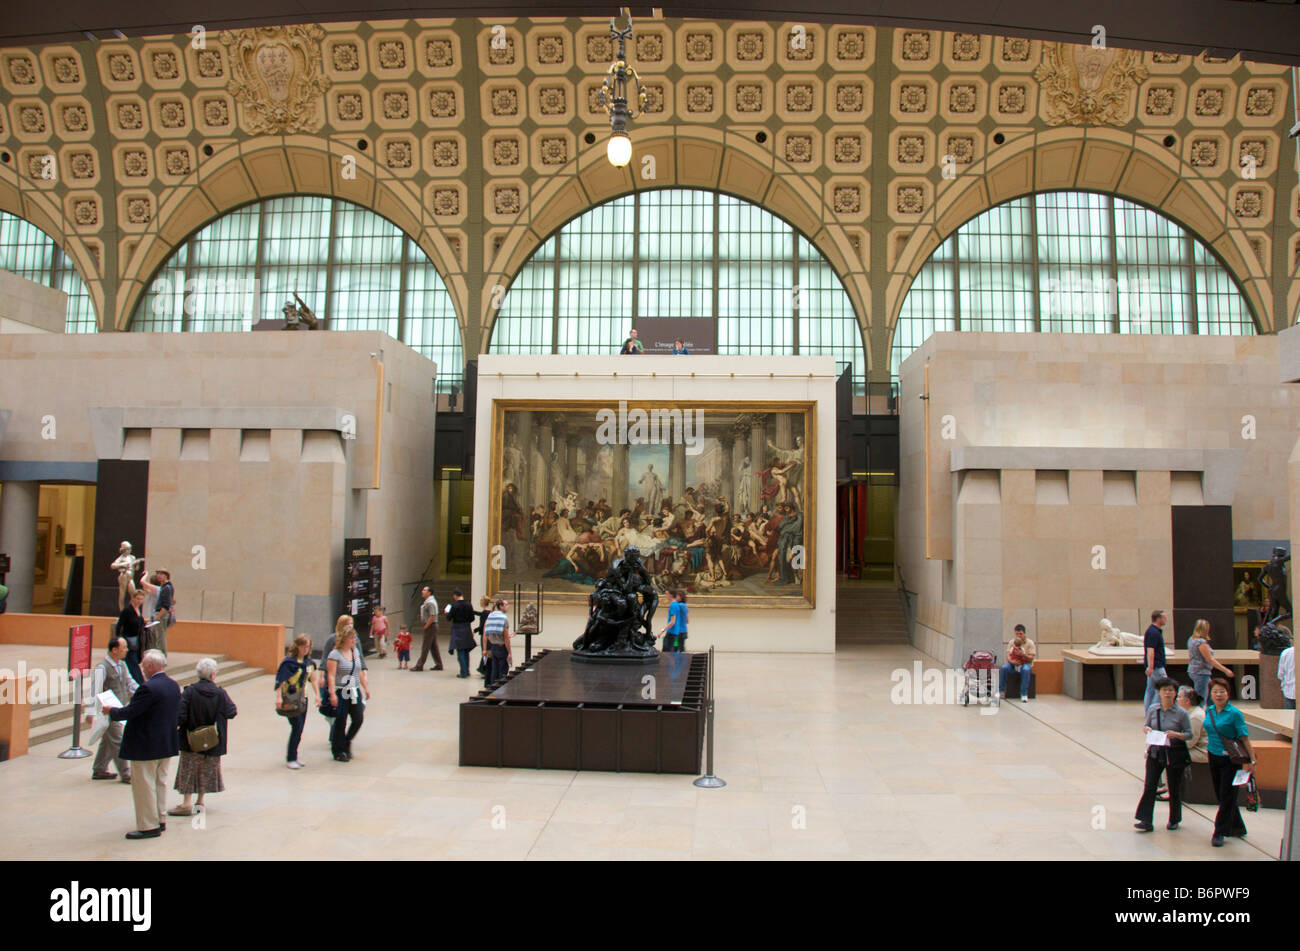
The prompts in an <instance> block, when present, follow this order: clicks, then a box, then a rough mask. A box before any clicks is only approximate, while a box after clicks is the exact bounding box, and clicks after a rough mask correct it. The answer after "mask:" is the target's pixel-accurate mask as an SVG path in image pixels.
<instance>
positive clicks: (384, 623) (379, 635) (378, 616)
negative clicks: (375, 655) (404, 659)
mask: <svg viewBox="0 0 1300 951" xmlns="http://www.w3.org/2000/svg"><path fill="white" fill-rule="evenodd" d="M370 636H371V637H372V638H373V639H374V642H375V647H376V648H377V649H378V651H379V658H380V660H382V659H383V658H385V657H387V656H388V618H386V617H385V616H384V606H383V605H382V604H381V605H379V607H377V608H375V613H374V616H373V617H371V618H370Z"/></svg>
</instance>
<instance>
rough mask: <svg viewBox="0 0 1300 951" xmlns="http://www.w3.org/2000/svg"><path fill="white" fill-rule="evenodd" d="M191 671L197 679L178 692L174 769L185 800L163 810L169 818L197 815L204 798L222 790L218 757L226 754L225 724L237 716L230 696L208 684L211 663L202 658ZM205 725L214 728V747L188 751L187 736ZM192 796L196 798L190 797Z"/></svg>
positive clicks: (213, 664) (213, 666)
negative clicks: (177, 758)
mask: <svg viewBox="0 0 1300 951" xmlns="http://www.w3.org/2000/svg"><path fill="white" fill-rule="evenodd" d="M194 670H195V672H196V673H197V674H198V675H199V679H198V680H197V681H196V682H195V683H192V684H190V685H189V686H188V687H186V688H185V690H184V691H182V693H181V706H180V710H179V711H178V712H177V721H178V722H179V724H180V729H179V736H178V737H177V740H178V741H179V744H180V751H181V762H180V765H179V766H177V767H176V787H175V788H176V791H177V792H178V793H180V794H181V795H182V796H184V797H185V799H184V801H183V802H182V803H181V804H180V805H179V806H173V807H172V808H170V809H168V810H167V815H169V816H192V815H193V814H194V813H195V811H196V810H198V811H200V812H201V811H202V810H203V797H204V796H206V795H207V794H208V793H219V792H222V791H224V790H225V788H226V784H225V783H223V782H222V781H221V757H223V756H225V755H226V721H227V720H233V719H234V718H235V717H236V716H237V715H238V713H239V710H238V709H237V708H236V707H235V701H233V700H231V699H230V694H228V693H226V691H225V690H224V689H222V688H221V687H218V686H217V685H216V684H214V683H213V682H212V677H213V675H214V674H216V672H217V662H216V661H215V660H213V659H212V658H211V657H205V658H203V659H202V660H201V661H199V662H198V663H197V664H196V665H195V666H194ZM207 726H215V727H216V728H217V744H216V746H212V747H209V748H208V749H206V750H195V749H192V748H191V745H190V734H191V733H192V732H194V731H195V730H201V729H203V728H204V727H207ZM196 796H197V797H198V798H194V797H196ZM191 799H193V805H191V803H190V801H191Z"/></svg>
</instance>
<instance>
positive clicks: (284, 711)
mask: <svg viewBox="0 0 1300 951" xmlns="http://www.w3.org/2000/svg"><path fill="white" fill-rule="evenodd" d="M300 673H301V678H300V679H299V681H298V689H297V690H295V689H293V687H292V686H291V685H290V684H289V682H288V681H285V685H284V694H283V695H282V696H281V698H280V703H281V705H280V706H277V707H276V708H275V712H276V713H278V714H280V716H282V717H289V718H290V719H292V718H293V717H300V716H302V715H303V714H304V713H306V712H307V686H308V684H310V683H311V680H310V679H309V678H308V677H307V668H306V667H302V668H300Z"/></svg>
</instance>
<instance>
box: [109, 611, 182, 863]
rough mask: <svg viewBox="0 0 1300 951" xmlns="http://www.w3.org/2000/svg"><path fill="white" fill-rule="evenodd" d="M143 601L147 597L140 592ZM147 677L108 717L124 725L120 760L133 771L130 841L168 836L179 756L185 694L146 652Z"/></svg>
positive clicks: (162, 658) (160, 660) (161, 661)
mask: <svg viewBox="0 0 1300 951" xmlns="http://www.w3.org/2000/svg"><path fill="white" fill-rule="evenodd" d="M137 594H140V595H143V594H144V592H142V591H141V592H137ZM140 667H141V670H142V671H143V672H144V674H145V677H144V679H143V680H142V681H141V683H140V686H139V687H137V688H136V691H135V694H134V695H133V696H132V697H131V702H130V703H128V704H127V705H126V706H124V707H114V708H113V709H112V710H110V711H108V717H109V719H110V720H114V721H124V722H125V723H126V726H125V728H124V729H123V730H122V748H121V750H120V754H119V755H121V757H122V759H124V760H126V762H127V765H128V766H129V767H130V769H131V798H132V799H133V800H134V801H135V831H133V832H128V833H127V834H126V837H127V838H128V839H156V838H158V836H160V835H162V834H163V833H164V832H165V831H166V830H167V825H166V823H165V822H163V816H164V815H165V814H166V812H167V769H168V765H169V764H170V762H171V758H172V757H173V756H175V755H176V753H177V752H178V750H179V746H178V745H177V740H176V725H177V723H178V722H179V720H178V713H179V711H180V706H181V688H180V687H178V686H177V685H176V681H174V680H172V679H171V678H170V677H168V676H167V674H166V673H165V671H166V670H167V655H166V654H164V653H163V652H162V651H145V654H144V657H143V658H142V659H141V661H140Z"/></svg>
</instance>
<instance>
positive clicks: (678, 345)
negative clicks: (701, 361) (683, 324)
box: [673, 337, 691, 356]
mask: <svg viewBox="0 0 1300 951" xmlns="http://www.w3.org/2000/svg"><path fill="white" fill-rule="evenodd" d="M673 353H675V354H677V355H678V356H690V353H691V351H689V350H687V349H686V342H685V341H684V340H682V338H681V337H678V338H677V339H676V340H674V341H673Z"/></svg>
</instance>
